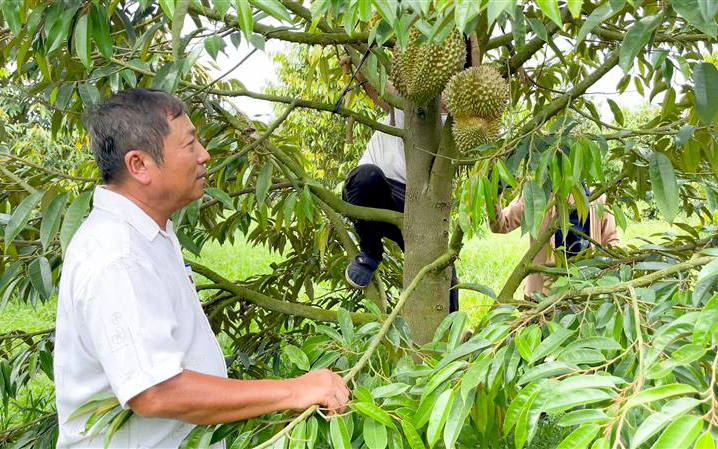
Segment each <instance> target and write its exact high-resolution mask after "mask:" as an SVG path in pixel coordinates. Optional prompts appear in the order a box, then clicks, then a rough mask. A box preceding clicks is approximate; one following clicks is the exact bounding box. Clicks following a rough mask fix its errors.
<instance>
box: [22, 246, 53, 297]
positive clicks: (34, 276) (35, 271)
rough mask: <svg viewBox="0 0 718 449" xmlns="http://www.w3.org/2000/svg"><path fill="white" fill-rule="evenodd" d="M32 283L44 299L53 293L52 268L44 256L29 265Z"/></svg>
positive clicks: (28, 269) (28, 270)
mask: <svg viewBox="0 0 718 449" xmlns="http://www.w3.org/2000/svg"><path fill="white" fill-rule="evenodd" d="M27 272H28V276H29V277H30V283H31V284H32V286H33V287H34V288H35V290H37V292H38V293H39V294H40V297H41V298H43V299H48V298H49V297H50V294H51V293H52V268H50V262H48V260H47V258H45V257H44V256H41V257H38V258H37V259H35V260H33V261H32V262H30V265H29V266H28V267H27Z"/></svg>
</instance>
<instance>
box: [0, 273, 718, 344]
mask: <svg viewBox="0 0 718 449" xmlns="http://www.w3.org/2000/svg"><path fill="white" fill-rule="evenodd" d="M711 263H713V262H711ZM709 265H710V264H709ZM0 292H2V283H0ZM694 304H695V302H694ZM717 306H718V296H714V297H713V298H712V299H711V300H710V301H708V304H706V307H705V308H704V309H703V311H701V312H700V315H699V316H698V319H697V320H696V324H695V327H694V328H693V343H695V344H697V345H700V346H705V345H706V344H707V343H708V342H709V341H711V339H712V338H713V334H715V332H716V330H718V307H717Z"/></svg>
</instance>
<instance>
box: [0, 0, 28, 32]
mask: <svg viewBox="0 0 718 449" xmlns="http://www.w3.org/2000/svg"><path fill="white" fill-rule="evenodd" d="M23 7H24V6H22V3H21V2H17V1H13V0H6V1H4V2H0V10H1V11H2V15H3V18H4V19H5V22H6V23H7V26H8V27H9V28H10V31H12V34H14V35H15V36H17V35H18V34H20V32H21V31H22V22H21V21H20V8H23Z"/></svg>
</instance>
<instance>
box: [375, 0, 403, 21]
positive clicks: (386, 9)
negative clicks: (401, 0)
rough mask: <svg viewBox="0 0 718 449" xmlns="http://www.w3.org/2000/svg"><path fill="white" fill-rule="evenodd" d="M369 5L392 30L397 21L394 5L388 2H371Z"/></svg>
mask: <svg viewBox="0 0 718 449" xmlns="http://www.w3.org/2000/svg"><path fill="white" fill-rule="evenodd" d="M371 3H372V4H373V5H374V8H376V10H377V12H378V13H379V16H381V18H382V19H384V21H385V22H386V23H387V24H389V27H391V28H394V25H395V24H396V19H397V17H396V3H395V2H393V1H390V0H371Z"/></svg>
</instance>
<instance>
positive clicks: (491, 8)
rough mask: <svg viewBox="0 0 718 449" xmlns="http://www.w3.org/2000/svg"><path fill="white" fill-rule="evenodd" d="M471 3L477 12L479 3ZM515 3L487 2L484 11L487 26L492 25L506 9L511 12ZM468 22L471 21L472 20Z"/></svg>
mask: <svg viewBox="0 0 718 449" xmlns="http://www.w3.org/2000/svg"><path fill="white" fill-rule="evenodd" d="M473 3H474V4H476V6H475V8H476V9H477V10H478V9H479V6H480V2H473ZM515 3H516V1H515V0H514V1H508V0H489V4H488V6H487V9H486V14H487V18H488V23H489V26H490V25H491V24H492V23H494V21H495V20H496V18H497V17H499V16H500V15H501V13H502V12H504V11H505V10H506V9H509V10H513V8H514V5H515ZM477 15H478V14H477ZM470 20H473V18H472V19H470ZM467 23H468V22H467ZM463 29H465V28H462V30H463Z"/></svg>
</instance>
